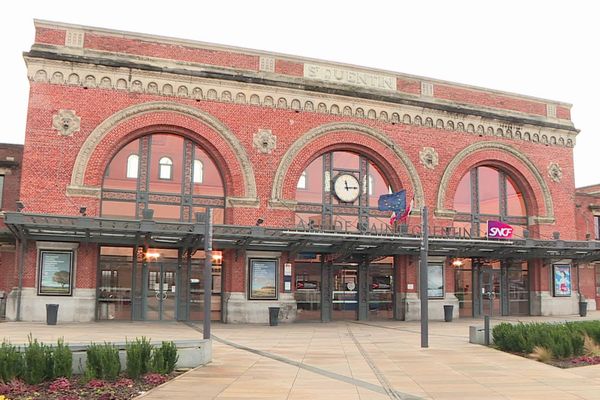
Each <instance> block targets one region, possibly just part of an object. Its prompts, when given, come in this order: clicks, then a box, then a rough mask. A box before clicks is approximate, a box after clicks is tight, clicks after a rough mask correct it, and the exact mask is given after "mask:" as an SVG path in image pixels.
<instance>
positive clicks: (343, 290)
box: [331, 265, 359, 321]
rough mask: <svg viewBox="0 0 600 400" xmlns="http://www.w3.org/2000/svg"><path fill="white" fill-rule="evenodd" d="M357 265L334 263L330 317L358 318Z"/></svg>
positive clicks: (336, 318)
mask: <svg viewBox="0 0 600 400" xmlns="http://www.w3.org/2000/svg"><path fill="white" fill-rule="evenodd" d="M358 283H359V282H358V266H350V265H343V266H342V265H334V266H333V285H332V293H331V299H332V303H333V312H332V315H331V317H332V319H333V320H334V321H336V320H337V321H339V320H356V319H358Z"/></svg>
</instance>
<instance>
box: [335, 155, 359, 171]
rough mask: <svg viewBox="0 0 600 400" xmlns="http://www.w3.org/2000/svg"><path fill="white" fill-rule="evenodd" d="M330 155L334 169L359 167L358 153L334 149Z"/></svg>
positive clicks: (355, 168)
mask: <svg viewBox="0 0 600 400" xmlns="http://www.w3.org/2000/svg"><path fill="white" fill-rule="evenodd" d="M332 155H333V168H334V169H338V168H341V169H354V170H357V169H358V167H359V160H360V157H359V156H358V154H355V153H350V152H347V151H335V152H333V154H332Z"/></svg>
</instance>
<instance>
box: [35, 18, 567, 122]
mask: <svg viewBox="0 0 600 400" xmlns="http://www.w3.org/2000/svg"><path fill="white" fill-rule="evenodd" d="M75 28H76V29H81V28H80V27H75ZM66 29H67V28H65V27H53V26H46V25H45V24H38V26H36V37H35V43H36V44H43V45H56V46H64V45H65V37H66ZM85 31H86V32H85V36H84V43H83V47H84V48H85V49H89V50H94V51H102V52H108V53H115V54H119V55H130V56H134V57H136V58H141V59H143V58H145V57H151V58H158V59H164V60H173V61H177V62H184V63H198V64H206V65H211V66H219V67H226V68H234V69H241V70H249V71H258V69H259V57H260V56H259V53H257V52H253V51H252V50H246V49H233V48H226V47H223V46H218V45H210V44H206V43H200V42H189V41H174V40H172V39H165V38H158V37H152V36H149V35H144V36H140V35H136V34H128V33H124V32H116V33H114V34H111V33H107V32H106V31H95V30H94V29H93V28H85ZM274 58H275V73H277V74H280V75H287V76H293V77H302V76H303V69H304V61H303V60H302V59H301V58H297V59H296V57H286V58H282V56H278V55H275V56H274ZM311 62H312V61H311ZM341 68H347V67H346V66H341ZM386 74H387V73H386ZM395 75H396V79H397V90H398V91H399V92H401V93H409V94H413V95H419V94H420V93H421V81H420V80H419V79H416V78H413V77H410V76H403V75H401V74H395ZM434 97H435V98H438V99H444V100H450V101H454V102H458V103H463V104H470V105H474V106H485V107H492V108H496V109H499V110H506V111H518V112H521V113H527V114H531V115H537V116H546V103H545V102H543V101H536V100H533V99H530V98H525V97H524V96H519V95H513V94H508V93H507V94H498V93H496V92H491V91H486V90H485V89H479V88H466V87H463V86H460V85H458V84H456V85H452V84H445V83H444V84H441V83H436V84H434ZM556 117H557V118H559V119H564V120H570V118H571V116H570V106H566V105H561V106H559V107H557V115H556Z"/></svg>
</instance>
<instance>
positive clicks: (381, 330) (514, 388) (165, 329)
mask: <svg viewBox="0 0 600 400" xmlns="http://www.w3.org/2000/svg"><path fill="white" fill-rule="evenodd" d="M507 319H508V320H515V318H514V317H509V318H507ZM582 319H583V318H580V317H578V316H572V317H561V318H543V317H525V318H522V320H527V321H554V320H582ZM586 319H600V312H591V313H590V315H589V317H587V318H586ZM494 322H495V323H497V322H500V321H499V320H495V321H494ZM474 324H479V325H480V324H482V321H481V320H472V319H461V320H455V321H454V322H452V323H444V322H431V323H430V339H429V348H427V349H422V348H421V347H420V324H419V322H418V321H417V322H400V321H372V322H368V323H361V322H335V323H326V324H323V323H296V324H285V325H279V326H277V327H270V326H266V325H223V324H214V325H213V336H214V338H213V360H214V361H213V362H212V363H211V364H209V365H207V366H204V367H200V368H197V369H195V370H193V371H190V372H188V373H186V374H184V375H182V376H180V377H179V378H177V379H175V380H173V381H171V382H168V383H167V384H165V385H163V386H161V387H159V388H156V389H154V390H153V391H151V392H148V393H147V394H145V395H143V396H141V399H142V400H152V399H164V398H169V399H170V400H178V399H298V400H299V399H311V400H318V399H334V398H335V399H337V398H340V399H439V400H444V399H485V400H488V399H492V400H493V399H544V400H551V399H560V400H570V399H600V365H599V366H591V367H580V368H574V369H569V370H561V369H558V368H555V367H551V366H548V365H545V364H542V363H538V362H535V361H531V360H527V359H524V358H522V357H518V356H513V355H510V354H506V353H502V352H500V351H496V350H493V349H490V348H486V347H484V346H480V345H472V344H469V343H468V330H469V329H468V327H469V325H474ZM29 332H32V334H33V335H34V337H37V338H38V339H40V340H43V341H54V340H56V338H58V337H65V340H66V341H68V342H76V341H77V342H83V343H86V342H89V341H104V340H106V341H111V340H113V341H117V340H119V341H122V340H124V339H125V338H126V337H127V338H133V337H136V336H142V335H144V336H146V337H150V338H152V339H154V340H160V339H197V338H199V337H201V333H200V332H199V331H197V330H195V329H193V328H191V327H189V326H187V325H185V324H182V323H153V322H103V323H88V324H63V325H57V326H47V325H43V324H31V323H2V324H0V336H1V337H7V338H10V340H11V341H12V342H13V343H24V342H26V340H27V334H28V333H29Z"/></svg>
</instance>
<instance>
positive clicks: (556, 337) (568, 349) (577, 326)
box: [493, 321, 600, 359]
mask: <svg viewBox="0 0 600 400" xmlns="http://www.w3.org/2000/svg"><path fill="white" fill-rule="evenodd" d="M493 334H494V344H495V345H496V346H497V347H498V348H499V349H500V350H503V351H509V352H513V353H526V354H529V353H531V352H532V351H533V349H534V347H536V346H537V347H543V348H545V349H547V350H548V351H550V352H551V353H552V355H553V356H554V357H556V358H559V359H560V358H568V357H573V356H579V355H582V354H583V352H584V335H586V334H587V335H589V336H590V337H595V336H596V335H599V336H600V321H585V322H568V323H563V324H555V323H527V324H525V323H519V324H515V325H512V324H509V323H501V324H498V325H496V326H495V327H494V329H493Z"/></svg>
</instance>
